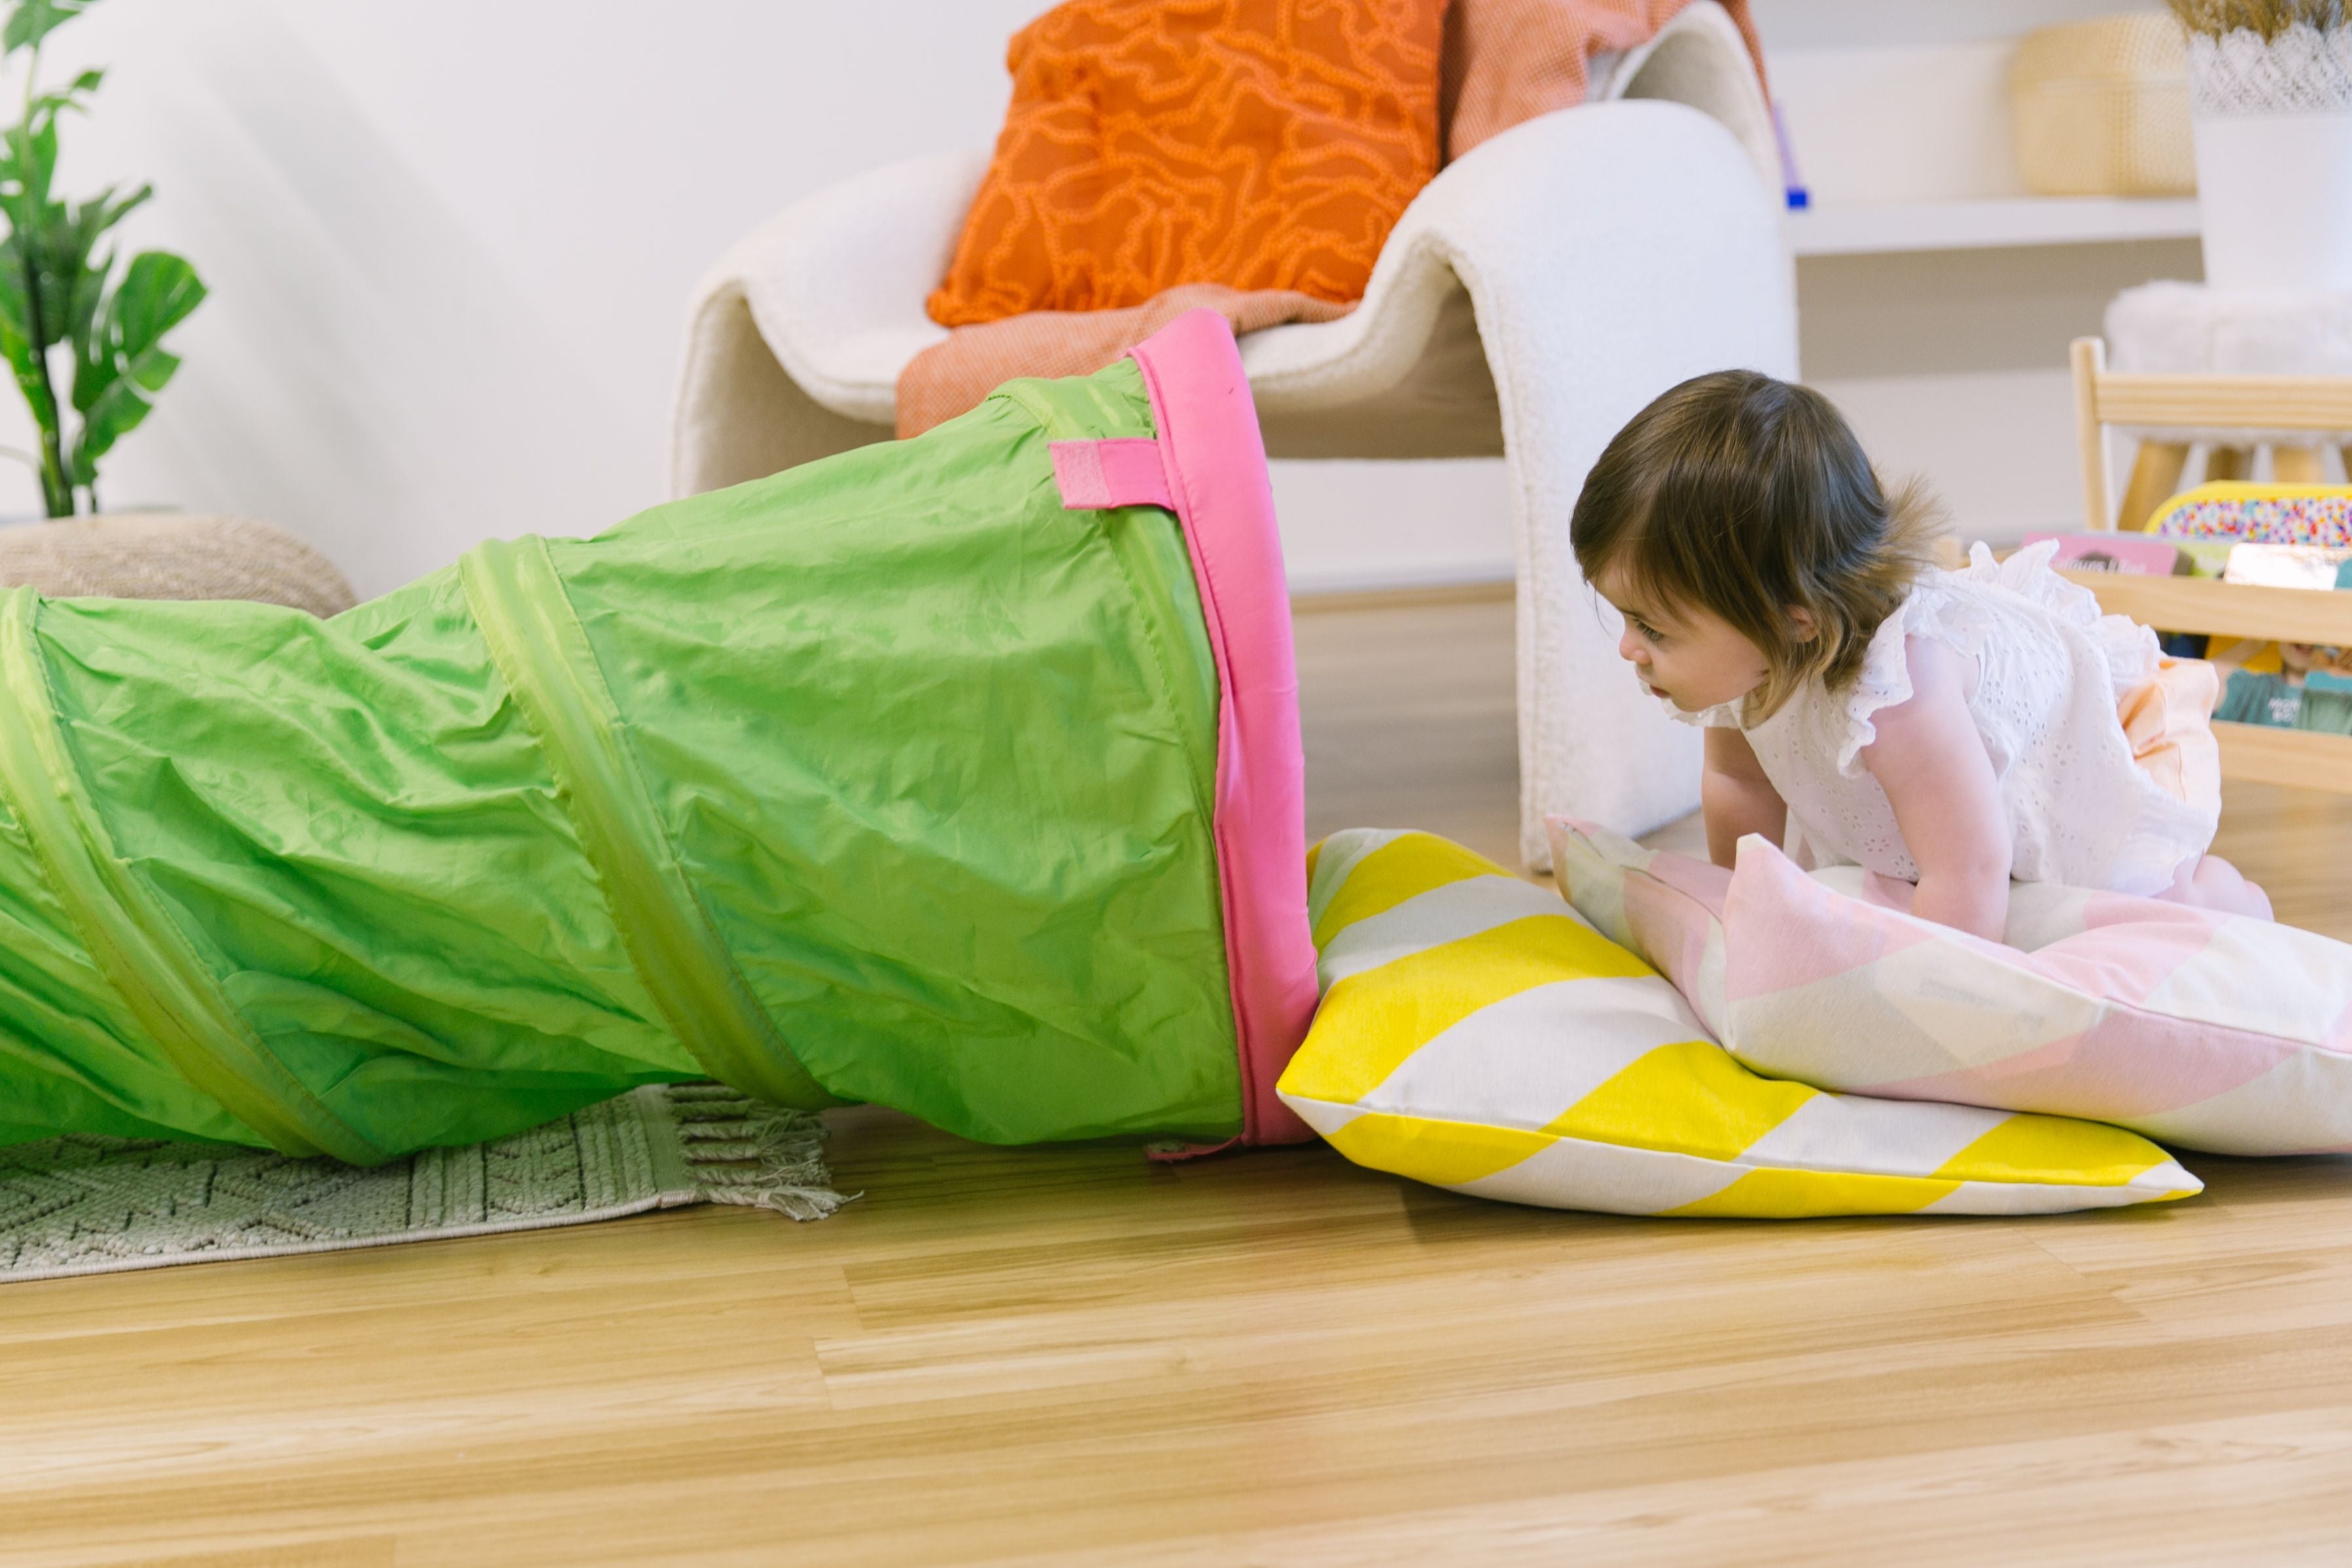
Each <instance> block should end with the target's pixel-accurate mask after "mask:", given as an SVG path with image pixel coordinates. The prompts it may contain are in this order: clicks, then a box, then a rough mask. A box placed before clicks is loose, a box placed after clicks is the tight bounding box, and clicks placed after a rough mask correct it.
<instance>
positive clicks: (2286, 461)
mask: <svg viewBox="0 0 2352 1568" xmlns="http://www.w3.org/2000/svg"><path fill="white" fill-rule="evenodd" d="M2321 474H2322V468H2321V465H2320V461H2319V448H2318V447H2316V446H2273V447H2272V448H2271V477H2272V478H2273V479H2275V480H2277V481H2278V482H2279V483H2280V484H2282V485H2316V484H2318V483H2320V476H2321Z"/></svg>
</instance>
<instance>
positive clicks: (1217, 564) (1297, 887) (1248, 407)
mask: <svg viewBox="0 0 2352 1568" xmlns="http://www.w3.org/2000/svg"><path fill="white" fill-rule="evenodd" d="M1133 353H1134V359H1135V362H1136V363H1137V364H1138V365H1139V366H1141V367H1142V369H1143V383H1144V386H1145V387H1146V389H1147V390H1148V391H1149V392H1150V394H1151V412H1152V415H1153V418H1154V420H1155V421H1156V423H1158V425H1159V429H1160V439H1159V441H1158V442H1157V443H1156V445H1157V446H1158V447H1159V455H1160V459H1161V463H1162V466H1163V470H1164V473H1165V480H1164V484H1165V486H1166V494H1167V495H1168V496H1169V497H1170V498H1171V501H1172V502H1173V505H1172V507H1171V510H1173V511H1174V512H1175V514H1176V516H1177V517H1178V518H1179V519H1180V520H1181V522H1182V524H1183V527H1184V536H1185V538H1186V541H1187V542H1188V543H1189V544H1190V545H1191V547H1192V574H1193V577H1194V580H1196V581H1197V582H1198V583H1199V584H1200V590H1201V609H1202V614H1203V616H1204V617H1205V619H1206V621H1207V622H1208V631H1209V647H1210V649H1211V651H1212V652H1213V653H1214V654H1215V657H1216V661H1217V680H1218V685H1219V686H1220V688H1221V697H1220V701H1219V704H1218V711H1217V794H1216V804H1215V811H1214V824H1213V826H1214V832H1215V836H1216V845H1217V871H1218V880H1219V882H1220V883H1221V884H1222V887H1223V900H1224V915H1225V961H1226V967H1227V969H1228V971H1229V972H1230V974H1231V977H1232V985H1233V999H1234V1033H1235V1035H1236V1036H1237V1037H1238V1039H1239V1041H1240V1054H1241V1061H1240V1066H1241V1082H1242V1138H1241V1141H1242V1142H1243V1143H1245V1144H1297V1143H1305V1142H1307V1140H1309V1139H1311V1138H1313V1137H1314V1136H1315V1134H1314V1131H1313V1129H1311V1128H1310V1127H1308V1126H1307V1124H1306V1123H1304V1122H1302V1121H1300V1120H1299V1119H1298V1117H1297V1113H1294V1112H1293V1111H1292V1110H1291V1109H1290V1107H1289V1106H1287V1105H1286V1104H1284V1103H1282V1100H1281V1098H1280V1096H1278V1095H1276V1093H1275V1090H1274V1086H1275V1082H1276V1080H1277V1079H1279V1078H1280V1077H1281V1076H1282V1070H1283V1069H1284V1068H1286V1067H1287V1066H1288V1065H1289V1064H1290V1058H1291V1056H1292V1054H1293V1053H1294V1052H1296V1051H1297V1050H1298V1045H1299V1042H1300V1041H1301V1040H1305V1039H1306V1038H1307V1024H1308V1023H1309V1022H1310V1021H1312V1019H1314V1016H1315V1001H1316V988H1315V939H1314V937H1313V936H1312V935H1311V934H1310V932H1309V931H1308V929H1307V766H1306V760H1305V756H1304V753H1303V752H1302V750H1301V748H1300V746H1299V739H1298V675H1297V665H1296V664H1295V663H1294V660H1293V656H1292V651H1291V642H1290V590H1289V585H1288V582H1287V580H1286V578H1285V577H1284V575H1283V570H1282V543H1281V540H1280V538H1279V537H1278V536H1277V535H1276V532H1275V519H1274V490H1273V486H1272V485H1271V484H1270V483H1269V481H1268V480H1267V477H1266V471H1265V442H1264V440H1263V439H1262V438H1261V437H1260V435H1259V434H1258V424H1257V410H1256V407H1255V405H1254V404H1253V403H1252V402H1250V392H1249V382H1248V380H1247V378H1246V377H1244V375H1243V373H1242V357H1241V351H1240V350H1238V349H1237V348H1235V347H1234V334H1233V329H1232V328H1231V327H1229V326H1227V325H1226V323H1225V319H1224V318H1223V317H1222V316H1220V315H1218V314H1217V313H1216V312H1215V311H1213V310H1192V311H1188V312H1186V313H1185V314H1184V315H1182V316H1180V317H1178V318H1177V319H1175V320H1174V321H1171V322H1170V323H1169V324H1168V325H1167V326H1166V327H1163V328H1161V329H1160V330H1159V331H1158V332H1155V333H1154V334H1152V335H1151V337H1150V338H1149V339H1147V340H1144V341H1143V342H1142V343H1140V344H1139V345H1137V347H1136V348H1135V350H1134V351H1133ZM1095 445H1096V447H1097V451H1098V452H1099V451H1100V449H1101V448H1102V447H1105V446H1113V447H1118V446H1124V445H1125V444H1124V443H1120V442H1104V443H1097V444H1095ZM1056 452H1057V457H1056V464H1055V470H1056V474H1057V475H1058V474H1059V471H1060V464H1059V460H1058V447H1057V449H1056ZM1113 461H1114V462H1117V463H1120V464H1124V463H1126V462H1128V461H1130V459H1128V458H1126V457H1124V456H1120V457H1118V458H1115V459H1113ZM1110 472H1111V470H1110V469H1109V468H1108V466H1106V467H1105V468H1104V469H1103V473H1104V474H1105V476H1106V477H1108V476H1109V475H1110ZM1066 494H1067V493H1066V492H1065V496H1066Z"/></svg>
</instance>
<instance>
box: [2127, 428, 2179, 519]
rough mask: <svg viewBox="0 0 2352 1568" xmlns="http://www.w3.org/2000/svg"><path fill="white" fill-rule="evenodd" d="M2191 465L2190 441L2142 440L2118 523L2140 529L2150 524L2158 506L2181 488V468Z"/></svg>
mask: <svg viewBox="0 0 2352 1568" xmlns="http://www.w3.org/2000/svg"><path fill="white" fill-rule="evenodd" d="M2188 465H2189V444H2188V443H2187V442H2183V441H2143V442H2141V443H2140V444H2139V455H2138V456H2137V457H2135V458H2133V459H2132V471H2131V482H2130V483H2129V484H2127V485H2126V486H2124V501H2123V507H2122V509H2121V510H2120V511H2118V512H2117V513H2116V527H2117V528H2122V529H2123V530H2125V531H2126V533H2137V532H2139V531H2140V530H2142V529H2144V528H2147V520H2148V518H2149V517H2153V516H2155V515H2156V509H2157V507H2160V506H2162V505H2164V503H2165V501H2166V499H2167V498H2168V497H2171V496H2172V495H2174V494H2175V493H2176V492H2178V491H2179V488H2180V471H2181V470H2182V469H2183V468H2186V467H2187V466H2188Z"/></svg>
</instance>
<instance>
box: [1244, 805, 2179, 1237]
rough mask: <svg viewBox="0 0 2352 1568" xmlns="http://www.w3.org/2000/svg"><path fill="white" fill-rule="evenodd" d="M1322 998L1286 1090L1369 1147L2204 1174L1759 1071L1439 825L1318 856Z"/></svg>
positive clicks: (1537, 1166) (1533, 1171) (2068, 1131)
mask: <svg viewBox="0 0 2352 1568" xmlns="http://www.w3.org/2000/svg"><path fill="white" fill-rule="evenodd" d="M1307 865H1308V882H1309V892H1308V900H1309V913H1310V915H1311V917H1312V919H1313V922H1314V927H1315V942H1316V946H1317V947H1318V950H1319V951H1320V954H1321V975H1320V978H1321V983H1322V991H1323V1002H1322V1006H1321V1008H1320V1009H1319V1010H1318V1012H1317V1014H1316V1017H1315V1026H1314V1028H1313V1029H1312V1030H1310V1031H1309V1032H1308V1034H1307V1042H1306V1044H1305V1045H1303V1046H1301V1047H1300V1048H1299V1051H1298V1054H1297V1056H1296V1057H1295V1058H1293V1059H1292V1061H1291V1063H1290V1067H1289V1070H1288V1071H1286V1072H1284V1074H1283V1075H1282V1082H1281V1084H1280V1091H1281V1094H1282V1097H1283V1099H1284V1100H1285V1101H1286V1102H1287V1103H1289V1105H1290V1106H1291V1108H1292V1109H1293V1110H1295V1111H1297V1113H1299V1115H1301V1116H1302V1117H1304V1118H1306V1120H1307V1123H1308V1124H1310V1125H1312V1126H1313V1127H1314V1128H1315V1130H1316V1131H1317V1132H1318V1133H1320V1134H1323V1136H1324V1137H1326V1138H1327V1139H1328V1140H1329V1141H1330V1143H1331V1145H1333V1146H1334V1147H1335V1148H1337V1149H1338V1150H1339V1152H1340V1153H1341V1154H1343V1155H1347V1156H1348V1157H1349V1159H1351V1160H1353V1161H1355V1162H1356V1163H1357V1164H1359V1165H1364V1166H1372V1167H1373V1168H1375V1169H1378V1170H1385V1171H1393V1172H1395V1173H1396V1174H1397V1175H1399V1176H1411V1177H1412V1178H1414V1179H1415V1180H1418V1181H1425V1182H1430V1183H1433V1184H1434V1185H1436V1186H1445V1187H1452V1188H1454V1190H1456V1191H1458V1192H1466V1193H1474V1194H1476V1195H1478V1196H1480V1197H1497V1198H1507V1199H1509V1200H1511V1201H1514V1202H1517V1203H1533V1204H1542V1205H1546V1206H1549V1207H1557V1208H1590V1209H1601V1210H1605V1211H1608V1212H1611V1213H1615V1214H1665V1215H1705V1216H1743V1217H1748V1218H1775V1219H1788V1218H1800V1217H1802V1216H1807V1215H1818V1214H1927V1213H1932V1214H2042V1213H2052V1212H2055V1211H2058V1210H2063V1209H2071V1208H2097V1207H2110V1206H2115V1205H2120V1204H2127V1203H2147V1202H2153V1201H2158V1200H2160V1199H2164V1198H2170V1197H2187V1196H2189V1194H2191V1193H2193V1192H2196V1191H2198V1190H2200V1187H2201V1186H2202V1184H2201V1183H2200V1182H2199V1181H2198V1179H2197V1178H2196V1177H2195V1176H2191V1175H2189V1172H2187V1171H2186V1170H2184V1169H2182V1168H2181V1167H2180V1166H2179V1165H2178V1164H2176V1163H2175V1162H2174V1161H2173V1160H2172V1159H2171V1158H2170V1156H2168V1155H2166V1154H2165V1152H2164V1151H2163V1150H2162V1149H2159V1148H2158V1147H2157V1146H2156V1145H2154V1144H2151V1143H2149V1142H2148V1141H2147V1139H2145V1138H2142V1137H2140V1136H2138V1135H2137V1134H2133V1133H2126V1132H2125V1131H2123V1130H2122V1129H2120V1128H2116V1127H2110V1126H2105V1125H2104V1124H2099V1123H2095V1122H2076V1121H2069V1120H2067V1119H2065V1118H2063V1117H2057V1116H2033V1115H2022V1114H2017V1113H2010V1112H2004V1111H1986V1110H1979V1109H1977V1108H1976V1107H1973V1106H1965V1105H1945V1104H1939V1103H1930V1102H1925V1101H1905V1100H1874V1099H1870V1098H1867V1097H1865V1096H1863V1095H1858V1094H1827V1093H1822V1092H1819V1091H1817V1090H1813V1089H1809V1088H1807V1087H1805V1086H1804V1085H1803V1084H1801V1083H1791V1082H1783V1081H1781V1080H1779V1079H1772V1078H1759V1077H1758V1076H1757V1075H1756V1074H1755V1073H1753V1072H1750V1071H1748V1069H1746V1068H1745V1067H1742V1066H1740V1065H1739V1063H1738V1062H1737V1061H1733V1060H1732V1059H1731V1058H1730V1057H1729V1056H1728V1055H1727V1054H1725V1052H1724V1051H1722V1050H1721V1049H1720V1048H1718V1047H1717V1045H1716V1043H1715V1042H1714V1040H1711V1039H1710V1038H1708V1036H1707V1033H1706V1030H1704V1029H1703V1028H1702V1027H1700V1024H1699V1022H1698V1019H1696V1017H1694V1016H1693V1015H1692V1013H1691V1010H1690V1009H1689V1008H1688V1007H1687V1006H1686V1005H1685V1003H1684V1001H1683V998H1682V997H1681V995H1680V994H1679V993H1677V992H1676V991H1675V988H1674V987H1672V986H1671V985H1669V984H1668V983H1667V982H1666V981H1665V980H1664V979H1663V978H1662V977H1659V975H1658V974H1657V973H1656V972H1655V971H1654V970H1653V969H1652V968H1651V967H1649V966H1648V965H1647V964H1644V963H1643V962H1642V960H1641V959H1639V958H1637V957H1635V956H1633V954H1632V953H1630V952H1628V951H1627V950H1626V949H1624V948H1622V947H1621V946H1617V945H1616V944H1615V943H1613V942H1612V941H1610V940H1609V939H1608V938H1607V937H1604V936H1601V934H1600V933H1599V932H1597V931H1595V930H1593V929H1592V927H1591V926H1590V925H1586V924H1585V923H1584V921H1583V919H1582V917H1580V915H1578V914H1577V913H1576V911H1575V910H1574V909H1572V908H1570V906H1569V905H1568V904H1567V903H1565V902H1564V901H1563V900H1562V899H1561V898H1560V897H1559V895H1558V894H1555V893H1553V892H1551V891H1550V890H1549V889H1547V888H1542V887H1538V886H1536V885H1534V884H1533V883H1527V882H1522V881H1521V880H1519V879H1518V878H1517V877H1515V876H1512V875H1511V874H1510V873H1507V872H1506V871H1504V870H1503V868H1502V867H1500V866H1498V865H1496V864H1495V863H1494V862H1492V861H1489V860H1486V859H1485V858H1484V857H1483V856H1480V855H1476V854H1474V853H1472V852H1470V851H1468V850H1465V849H1464V848H1463V847H1462V846H1460V845H1459V844H1454V843H1449V842H1447V841H1445V840H1444V839H1440V838H1436V837H1433V835H1431V834H1428V833H1396V832H1381V831H1372V830H1369V829H1358V830H1354V831H1348V832H1343V833H1334V834H1333V835H1332V836H1331V837H1329V838H1328V839H1326V840H1324V841H1323V842H1322V843H1320V844H1318V845H1317V846H1316V848H1315V851H1314V853H1313V854H1312V855H1311V856H1310V857H1309V859H1308V862H1307Z"/></svg>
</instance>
